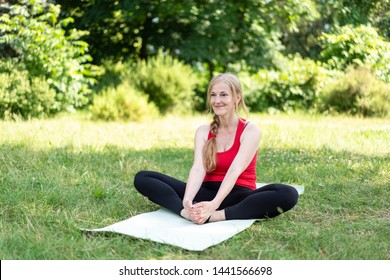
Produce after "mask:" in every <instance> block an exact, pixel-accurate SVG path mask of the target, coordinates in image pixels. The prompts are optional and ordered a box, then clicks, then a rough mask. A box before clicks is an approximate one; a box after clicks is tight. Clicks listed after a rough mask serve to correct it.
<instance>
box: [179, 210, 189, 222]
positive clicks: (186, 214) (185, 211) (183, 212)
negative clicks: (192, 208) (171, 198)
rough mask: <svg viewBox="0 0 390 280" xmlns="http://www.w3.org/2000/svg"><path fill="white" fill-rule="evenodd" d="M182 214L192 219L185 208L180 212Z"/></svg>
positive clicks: (187, 218) (185, 217)
mask: <svg viewBox="0 0 390 280" xmlns="http://www.w3.org/2000/svg"><path fill="white" fill-rule="evenodd" d="M180 216H182V217H183V218H184V219H186V220H189V221H191V217H190V214H189V213H188V212H187V210H186V209H185V208H183V209H182V210H181V212H180Z"/></svg>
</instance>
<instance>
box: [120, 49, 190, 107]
mask: <svg viewBox="0 0 390 280" xmlns="http://www.w3.org/2000/svg"><path fill="white" fill-rule="evenodd" d="M127 75H129V77H124V78H125V79H126V78H127V79H128V80H131V81H132V83H133V84H134V85H135V87H136V88H137V89H138V90H140V91H142V92H145V93H146V94H147V95H148V96H149V101H152V102H153V103H155V104H156V105H157V107H158V108H159V110H160V112H162V113H166V112H171V111H176V112H188V110H191V109H192V107H193V106H192V102H193V99H194V88H195V87H196V85H197V77H196V76H195V74H194V73H193V71H192V69H191V67H190V66H188V65H185V64H184V63H182V62H180V61H179V60H177V59H175V58H173V57H171V56H170V55H164V54H162V53H161V52H160V53H159V54H158V55H157V56H156V57H153V58H149V59H148V61H147V62H145V61H138V62H137V63H136V64H135V65H134V67H133V69H132V71H130V72H128V73H127Z"/></svg>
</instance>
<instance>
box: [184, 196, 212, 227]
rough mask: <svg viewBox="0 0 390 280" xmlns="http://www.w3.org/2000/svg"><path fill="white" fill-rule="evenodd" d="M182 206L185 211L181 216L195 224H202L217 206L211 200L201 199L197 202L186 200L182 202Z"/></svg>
mask: <svg viewBox="0 0 390 280" xmlns="http://www.w3.org/2000/svg"><path fill="white" fill-rule="evenodd" d="M183 206H184V209H183V211H184V212H185V213H184V215H182V216H183V217H184V218H186V219H188V220H191V221H193V222H194V223H196V224H204V223H205V222H206V221H208V220H209V218H210V217H211V215H212V214H213V213H214V212H215V210H216V209H217V208H218V206H217V205H216V204H215V203H214V202H213V201H202V202H198V203H192V202H191V201H187V202H184V203H183Z"/></svg>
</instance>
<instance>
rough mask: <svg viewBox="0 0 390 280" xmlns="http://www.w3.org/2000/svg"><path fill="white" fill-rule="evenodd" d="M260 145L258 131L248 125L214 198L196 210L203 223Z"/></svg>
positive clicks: (229, 190) (199, 205) (234, 182)
mask: <svg viewBox="0 0 390 280" xmlns="http://www.w3.org/2000/svg"><path fill="white" fill-rule="evenodd" d="M259 143H260V129H259V128H258V127H257V126H256V125H255V124H252V123H249V124H248V125H247V127H246V128H245V130H244V132H243V133H242V135H241V145H240V149H239V151H238V153H237V155H236V157H235V158H234V160H233V162H232V164H231V165H230V167H229V169H228V171H227V173H226V175H225V177H224V179H223V181H222V184H221V186H220V188H219V190H218V193H217V195H216V196H215V198H214V199H213V200H212V201H210V202H201V203H199V204H197V205H196V208H201V209H202V219H201V220H198V222H199V223H202V222H204V221H205V220H206V219H207V218H208V217H209V216H210V215H211V214H212V213H213V212H214V211H215V210H216V209H218V207H219V206H220V205H221V203H222V201H223V200H224V199H225V197H226V196H227V195H228V194H229V193H230V192H231V190H232V189H233V187H234V185H235V184H236V181H237V179H238V177H239V176H240V174H241V173H242V172H243V171H244V170H245V169H246V168H247V167H248V165H249V163H250V162H251V161H252V159H253V157H254V156H255V153H256V151H257V149H258V147H259Z"/></svg>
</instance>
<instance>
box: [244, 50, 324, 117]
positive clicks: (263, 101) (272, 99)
mask: <svg viewBox="0 0 390 280" xmlns="http://www.w3.org/2000/svg"><path fill="white" fill-rule="evenodd" d="M283 61H284V62H283V63H282V65H283V68H282V69H281V70H264V69H263V70H260V71H259V72H257V73H256V74H255V75H252V76H248V75H240V79H241V81H242V83H243V86H244V91H245V95H246V102H247V105H248V107H250V108H251V110H252V111H265V110H267V109H270V108H274V109H276V110H280V111H290V110H299V109H303V110H307V109H309V108H311V107H312V106H313V105H314V104H315V102H316V99H317V97H318V95H319V93H320V92H321V87H322V85H323V83H324V81H325V79H327V73H326V71H325V69H323V68H321V67H320V66H319V65H317V63H316V62H314V61H312V60H310V59H302V58H301V57H300V56H298V55H296V56H290V57H289V58H288V59H287V58H285V59H283Z"/></svg>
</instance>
